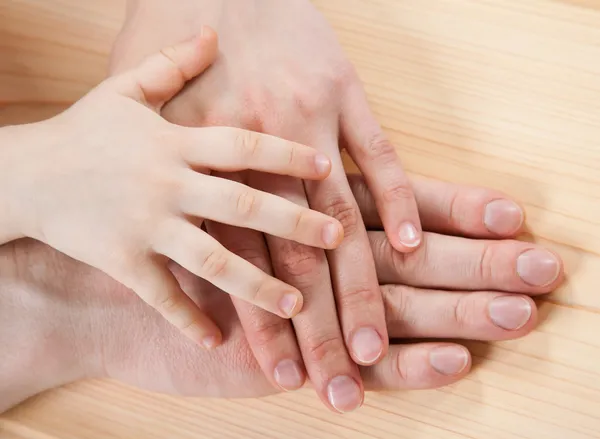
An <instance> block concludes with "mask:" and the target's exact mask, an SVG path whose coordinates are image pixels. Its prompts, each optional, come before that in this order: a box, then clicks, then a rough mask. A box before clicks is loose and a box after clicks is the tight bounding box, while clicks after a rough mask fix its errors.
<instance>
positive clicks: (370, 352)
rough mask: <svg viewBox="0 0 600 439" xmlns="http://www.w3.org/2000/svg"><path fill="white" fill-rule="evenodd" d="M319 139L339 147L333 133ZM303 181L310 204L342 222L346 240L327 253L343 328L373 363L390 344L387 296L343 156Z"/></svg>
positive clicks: (350, 343) (354, 350)
mask: <svg viewBox="0 0 600 439" xmlns="http://www.w3.org/2000/svg"><path fill="white" fill-rule="evenodd" d="M316 144H320V145H322V147H323V148H328V150H327V151H333V150H335V148H337V140H335V139H329V141H327V139H324V141H322V142H316ZM332 157H333V156H332ZM305 187H306V193H307V197H308V200H309V202H310V205H311V207H312V208H313V209H316V210H318V211H320V212H324V213H325V214H327V215H329V216H331V217H333V218H336V219H337V220H338V221H339V222H340V223H341V224H342V226H343V227H344V236H345V239H344V241H342V243H341V244H340V246H339V247H338V248H337V249H336V250H335V251H332V252H330V253H329V254H328V259H329V263H330V266H331V269H332V277H333V285H334V291H335V297H336V302H337V307H338V313H339V316H340V320H341V324H342V332H343V334H344V338H345V340H346V345H347V347H348V350H349V351H350V354H351V355H352V358H353V359H354V361H356V362H357V363H358V364H362V365H369V364H374V363H376V362H377V361H379V359H380V358H382V357H383V356H384V355H385V352H386V351H387V346H388V336H387V330H386V328H385V325H384V322H385V315H384V308H383V301H382V298H381V292H380V290H379V284H378V282H377V277H376V271H375V266H374V262H373V256H372V252H371V249H370V245H369V239H368V236H367V233H366V230H365V226H364V223H363V222H362V219H361V216H360V212H359V210H358V206H357V205H356V202H355V200H354V197H353V196H352V191H351V190H350V186H349V185H348V180H347V179H346V174H345V172H344V169H343V166H342V162H341V157H340V156H339V155H337V160H336V161H334V162H333V169H332V172H331V175H330V176H329V178H327V180H325V181H323V182H306V183H305Z"/></svg>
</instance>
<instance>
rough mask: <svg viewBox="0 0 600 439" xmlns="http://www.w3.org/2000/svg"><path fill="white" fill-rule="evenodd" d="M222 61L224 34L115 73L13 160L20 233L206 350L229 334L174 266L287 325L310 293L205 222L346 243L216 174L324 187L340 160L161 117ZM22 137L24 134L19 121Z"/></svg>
mask: <svg viewBox="0 0 600 439" xmlns="http://www.w3.org/2000/svg"><path fill="white" fill-rule="evenodd" d="M216 53H217V41H216V34H215V33H214V32H213V31H211V30H210V29H208V28H207V29H205V32H204V33H203V36H201V37H200V38H194V39H192V40H189V41H187V42H185V43H181V44H179V45H176V46H172V47H170V48H167V49H165V50H163V51H161V53H159V54H156V55H153V56H151V57H149V58H148V59H147V60H146V61H145V62H144V63H143V64H142V65H141V66H139V67H138V68H135V69H132V70H130V71H128V72H125V73H123V74H121V75H119V76H115V77H113V78H111V79H109V80H107V81H105V82H104V83H102V84H101V85H100V86H98V87H97V88H96V89H94V90H93V91H92V92H90V93H89V94H88V95H87V96H85V97H84V98H83V99H82V100H81V101H79V102H78V103H77V104H75V105H74V106H73V107H72V108H70V109H69V110H67V111H66V112H65V113H63V114H61V115H59V116H57V117H56V118H54V119H50V120H49V121H45V122H42V123H41V124H40V125H36V126H34V127H33V128H30V131H32V132H34V133H35V134H36V135H37V136H38V137H42V136H46V138H47V139H49V140H48V141H40V142H35V143H33V142H32V144H31V145H29V146H28V147H22V145H19V149H18V151H17V153H15V154H12V155H9V156H8V161H4V164H5V165H7V169H9V170H10V165H11V163H14V166H12V168H14V169H16V170H17V172H14V173H13V174H14V175H13V174H11V173H10V172H9V173H8V176H10V177H11V178H9V177H8V176H7V174H6V173H4V175H3V178H4V179H6V181H8V183H7V185H4V186H3V187H4V188H7V187H9V188H10V187H12V188H15V190H14V195H15V196H14V197H13V201H14V202H13V203H12V204H11V205H12V206H16V207H15V208H14V210H15V211H19V212H21V216H20V219H21V220H22V221H17V223H19V224H20V225H21V224H23V225H24V226H23V227H24V229H23V230H22V235H23V236H29V237H33V238H36V239H38V240H40V241H43V242H45V243H47V244H49V245H50V246H52V247H54V248H56V249H57V250H59V251H62V252H63V253H65V254H67V255H69V256H71V257H73V258H75V259H78V260H80V261H83V262H85V263H88V264H90V265H92V266H94V267H97V268H99V269H101V270H103V271H104V272H106V273H107V274H109V275H110V276H112V277H113V278H114V279H116V280H118V281H120V282H121V283H123V284H124V285H126V286H127V287H129V288H131V289H133V290H134V291H135V292H136V293H137V294H138V295H140V296H141V297H142V298H143V299H144V300H145V301H146V302H147V303H149V304H150V305H151V306H153V307H154V308H156V309H157V310H158V311H159V312H160V313H161V314H162V315H163V316H164V317H165V318H166V319H167V320H169V321H170V322H171V323H172V324H174V325H175V326H176V327H177V328H179V329H180V330H181V331H183V332H184V333H185V334H186V335H187V336H189V337H190V338H192V339H193V340H195V341H196V342H198V343H202V344H204V345H205V346H206V347H209V348H210V347H214V346H215V345H217V344H218V343H219V342H220V339H221V335H220V331H219V329H218V328H217V327H216V326H215V324H214V323H213V322H212V321H211V320H210V319H209V317H208V316H206V315H205V314H204V313H203V312H202V311H201V310H200V308H198V306H196V304H194V302H193V301H192V299H191V298H190V297H188V296H187V295H186V294H185V293H184V292H183V291H182V290H181V288H180V286H179V283H178V282H177V280H176V279H175V277H174V276H173V274H172V273H171V271H170V270H169V268H168V264H167V263H168V261H169V260H173V261H175V262H177V263H178V264H180V265H181V266H183V267H185V268H186V269H188V270H189V271H190V272H192V273H194V274H196V275H197V276H199V277H201V278H203V279H206V280H208V281H210V282H211V283H213V284H214V285H215V286H217V287H218V288H220V289H222V290H223V291H225V292H227V293H229V294H232V295H235V296H236V297H238V298H240V299H242V300H245V301H248V302H250V303H252V304H254V305H256V306H259V307H260V308H263V309H265V310H267V311H269V312H271V313H275V314H277V315H278V316H280V317H284V318H290V317H293V316H294V315H296V314H297V313H298V312H299V310H300V309H301V307H302V302H303V298H302V295H301V294H300V292H299V291H298V290H297V289H296V288H294V287H292V286H289V285H286V284H285V283H283V282H282V281H280V280H278V279H276V278H274V277H271V276H269V275H267V274H266V273H264V272H263V271H261V270H260V269H258V268H256V267H255V266H254V265H252V264H251V263H249V262H247V261H246V260H244V259H242V258H240V257H239V256H236V255H235V254H233V253H231V252H229V251H227V249H225V247H223V246H222V245H221V244H220V243H219V242H217V241H216V240H215V239H214V238H212V237H211V236H210V235H209V234H208V233H206V232H204V231H203V230H201V228H200V226H201V225H202V221H203V219H210V220H212V221H217V222H223V223H226V224H230V225H235V226H238V227H244V228H249V229H255V230H259V231H261V232H265V233H270V234H273V235H276V236H279V237H282V238H286V239H290V240H294V241H297V242H300V243H302V244H305V245H309V246H315V247H319V248H328V249H332V248H335V247H336V246H337V245H338V244H339V243H340V241H341V240H342V237H343V230H342V226H341V224H339V222H338V221H336V220H335V219H333V218H329V217H327V216H326V215H324V214H322V213H319V212H316V211H312V210H310V209H308V208H305V207H301V206H298V205H296V204H294V203H292V202H290V201H288V200H285V199H283V198H280V197H277V196H274V195H271V194H269V193H266V192H260V191H257V190H255V189H251V188H249V187H246V186H244V185H242V184H239V183H236V182H232V181H229V180H225V179H221V178H217V177H215V176H211V175H209V173H210V171H211V170H219V171H238V170H242V169H255V170H260V171H264V172H273V173H279V174H283V175H289V176H294V177H299V178H306V179H322V178H325V177H326V176H327V175H328V174H329V172H330V168H331V165H330V162H329V159H328V158H327V157H325V156H324V155H323V154H320V153H318V152H317V151H316V150H315V149H314V148H310V147H308V146H303V145H299V144H295V143H292V142H288V141H285V140H282V139H278V138H276V137H271V136H267V135H262V134H257V133H252V132H249V131H245V130H241V129H236V128H227V127H212V128H183V127H179V126H176V125H173V124H170V123H168V122H167V121H165V120H164V119H163V118H161V116H160V115H159V114H158V113H160V110H161V109H162V107H163V105H164V104H165V102H166V101H168V100H169V99H171V98H172V97H173V96H174V95H175V94H176V93H177V92H179V91H180V90H181V89H182V87H183V86H184V85H185V83H186V82H187V81H189V80H190V79H192V78H194V77H195V76H197V75H198V74H200V73H201V72H202V71H203V70H205V69H206V68H207V67H208V66H209V65H210V64H211V63H212V61H213V59H214V57H215V56H216ZM16 129H17V130H21V129H25V128H23V127H16Z"/></svg>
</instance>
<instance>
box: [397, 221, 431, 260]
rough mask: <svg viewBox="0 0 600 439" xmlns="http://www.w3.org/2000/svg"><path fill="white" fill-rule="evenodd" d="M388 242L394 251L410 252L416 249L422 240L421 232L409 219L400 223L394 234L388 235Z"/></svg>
mask: <svg viewBox="0 0 600 439" xmlns="http://www.w3.org/2000/svg"><path fill="white" fill-rule="evenodd" d="M390 242H391V243H392V245H393V246H394V249H395V250H396V251H399V252H401V253H412V252H414V251H415V250H417V249H418V248H419V247H420V245H421V243H422V242H423V232H422V231H421V229H420V227H417V226H416V225H415V224H413V223H412V222H410V221H406V222H404V223H402V224H400V227H399V228H398V232H397V233H396V236H392V237H390Z"/></svg>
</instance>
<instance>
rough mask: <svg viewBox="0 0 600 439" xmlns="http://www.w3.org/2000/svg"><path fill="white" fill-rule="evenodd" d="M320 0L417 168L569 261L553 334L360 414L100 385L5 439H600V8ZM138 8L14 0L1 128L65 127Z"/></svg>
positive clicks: (512, 345)
mask: <svg viewBox="0 0 600 439" xmlns="http://www.w3.org/2000/svg"><path fill="white" fill-rule="evenodd" d="M282 1H284V0H282ZM315 3H316V5H317V6H318V7H319V9H321V10H322V11H323V12H324V13H325V15H326V16H327V18H328V19H329V20H330V22H331V23H332V25H333V26H334V28H335V29H336V31H337V33H338V35H339V37H340V39H341V41H342V43H343V46H344V48H345V50H346V51H347V53H348V55H349V56H350V58H351V59H352V61H354V62H355V64H356V65H357V67H358V69H359V72H360V74H361V77H362V79H363V80H364V82H365V85H366V88H367V91H368V94H369V97H370V100H371V102H372V105H373V108H374V111H375V112H376V114H377V116H378V118H379V120H380V121H381V123H382V124H383V125H384V127H385V128H386V131H387V132H388V134H389V135H390V137H391V139H392V140H393V141H394V143H395V144H396V145H398V148H399V150H400V153H401V155H402V158H403V161H404V164H405V166H406V168H407V169H409V170H410V171H411V172H413V173H418V174H423V175H427V176H432V177H436V178H440V179H444V180H450V181H456V182H465V183H475V184H480V185H487V186H491V187H494V188H498V189H501V190H503V191H505V192H507V193H509V194H511V195H513V196H514V197H515V198H517V199H518V200H520V201H521V202H522V203H523V204H524V205H525V206H526V209H527V214H528V224H529V229H530V231H531V233H532V239H535V240H537V241H538V242H540V243H542V244H544V245H548V246H549V247H551V248H552V249H554V250H556V251H557V252H558V253H560V254H561V256H562V257H563V258H564V259H565V261H566V267H567V273H568V278H569V280H568V284H567V285H566V286H565V287H564V288H562V289H561V290H560V291H558V292H556V293H555V294H554V295H552V296H551V297H550V299H549V300H548V301H546V302H544V303H543V304H542V305H541V315H542V320H543V323H542V324H541V326H540V327H539V329H538V330H537V331H535V332H534V333H533V334H531V335H530V336H528V337H526V338H524V339H521V340H518V341H511V342H502V343H495V344H492V345H487V344H482V343H481V344H480V343H473V344H471V345H470V347H471V348H472V350H473V354H474V356H475V357H476V358H475V363H476V365H475V367H474V370H473V372H472V373H471V374H470V376H469V377H468V378H467V379H465V380H464V381H462V382H461V383H459V384H457V385H454V386H451V387H449V388H444V389H441V390H437V391H428V392H406V393H389V394H369V395H368V397H367V400H366V405H365V407H364V408H363V409H362V410H360V411H359V412H358V413H355V414H351V415H347V416H343V417H342V416H337V415H334V414H330V413H328V411H326V410H325V409H324V408H323V407H322V406H321V404H320V403H319V402H318V401H317V398H316V397H315V396H314V394H313V393H312V392H311V391H306V392H298V393H293V394H287V395H282V396H276V397H270V398H266V399H260V400H258V399H257V400H244V401H227V400H223V401H215V400H202V399H194V400H190V399H178V398H172V397H164V396H156V395H149V394H145V393H143V392H141V391H138V390H134V389H131V388H126V387H124V386H121V385H119V384H116V383H113V382H84V383H80V384H76V385H73V386H70V387H67V388H64V389H59V390H56V391H53V392H50V393H48V394H46V395H44V396H42V397H41V398H38V399H35V400H33V401H31V402H29V403H27V404H25V405H24V406H22V407H20V408H18V409H17V410H14V411H12V412H10V413H9V414H8V415H6V416H4V417H0V437H2V438H19V439H54V438H86V439H95V438H109V437H110V438H123V439H125V438H127V439H130V438H138V437H139V438H142V437H143V438H198V437H206V438H235V439H239V438H251V439H255V438H291V439H296V438H311V439H312V438H410V439H434V438H440V439H458V438H470V439H509V438H510V439H513V438H514V439H517V438H520V439H584V438H585V439H590V438H600V288H599V284H600V282H599V281H600V1H599V0H573V1H561V0H426V1H424V0H318V1H316V2H315ZM123 9H124V0H95V1H94V0H0V124H7V123H16V122H27V121H31V120H37V119H40V118H43V117H47V116H49V115H52V114H54V113H56V112H57V111H59V110H60V109H62V108H64V107H65V106H67V105H69V104H70V103H71V102H73V101H74V100H75V99H77V98H78V97H79V96H81V95H82V94H83V93H84V92H86V90H88V89H89V88H90V87H92V86H93V85H95V84H96V83H98V82H99V81H101V80H102V78H103V77H104V75H105V71H106V64H107V55H108V53H109V50H110V46H111V42H112V40H113V38H114V36H115V34H116V32H117V30H118V29H119V26H120V23H121V19H122V16H123ZM232 413H235V416H232Z"/></svg>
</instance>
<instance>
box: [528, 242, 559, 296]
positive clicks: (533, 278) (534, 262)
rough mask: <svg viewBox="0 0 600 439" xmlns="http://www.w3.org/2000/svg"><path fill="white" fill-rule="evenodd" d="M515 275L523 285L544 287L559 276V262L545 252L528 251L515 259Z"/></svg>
mask: <svg viewBox="0 0 600 439" xmlns="http://www.w3.org/2000/svg"><path fill="white" fill-rule="evenodd" d="M517 274H518V275H519V277H520V278H521V279H523V281H524V282H525V283H528V284H529V285H532V286H535V287H545V286H546V285H550V284H551V283H552V282H554V281H555V280H556V279H557V278H558V275H559V274H560V262H559V261H558V259H557V258H556V256H554V255H553V254H552V253H550V252H549V251H546V250H538V249H535V250H529V251H526V252H525V253H523V254H521V256H519V258H518V259H517Z"/></svg>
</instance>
